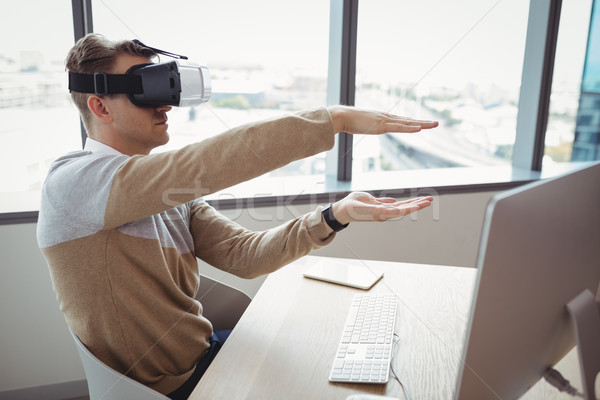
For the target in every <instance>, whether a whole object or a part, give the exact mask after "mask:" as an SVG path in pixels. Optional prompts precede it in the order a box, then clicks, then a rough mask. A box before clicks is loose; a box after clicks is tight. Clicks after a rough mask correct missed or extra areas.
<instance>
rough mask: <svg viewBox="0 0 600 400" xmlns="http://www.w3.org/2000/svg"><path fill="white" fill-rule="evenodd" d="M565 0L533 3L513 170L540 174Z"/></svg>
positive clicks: (533, 0)
mask: <svg viewBox="0 0 600 400" xmlns="http://www.w3.org/2000/svg"><path fill="white" fill-rule="evenodd" d="M561 6H562V0H550V1H548V0H531V3H530V6H529V19H528V23H527V39H526V44H525V57H524V59H523V74H522V78H521V91H520V94H519V111H518V115H517V135H516V139H515V146H514V153H513V166H515V167H520V168H526V169H531V170H533V171H540V170H541V169H542V160H543V157H544V146H545V139H546V128H547V125H548V110H549V106H550V94H551V92H552V77H553V73H554V59H555V55H556V43H557V39H558V27H559V23H560V12H561Z"/></svg>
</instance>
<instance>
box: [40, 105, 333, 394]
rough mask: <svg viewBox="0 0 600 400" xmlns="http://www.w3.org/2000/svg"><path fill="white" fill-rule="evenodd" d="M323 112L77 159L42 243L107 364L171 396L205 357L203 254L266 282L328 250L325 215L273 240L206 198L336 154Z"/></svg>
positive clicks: (62, 179) (275, 232)
mask: <svg viewBox="0 0 600 400" xmlns="http://www.w3.org/2000/svg"><path fill="white" fill-rule="evenodd" d="M334 136H335V135H334V131H333V124H332V120H331V116H330V115H329V113H328V111H327V110H326V109H324V108H321V109H315V110H310V111H306V112H302V113H297V114H294V115H290V116H286V117H280V118H274V119H271V120H268V121H263V122H259V123H251V124H247V125H244V126H241V127H238V128H235V129H232V130H229V131H227V132H225V133H223V134H220V135H218V136H215V137H212V138H210V139H207V140H204V141H202V142H200V143H196V144H192V145H189V146H186V147H184V148H182V149H180V150H178V151H174V152H168V153H161V154H155V155H148V156H141V155H140V156H133V157H128V156H125V155H114V154H113V155H111V154H95V153H94V154H92V153H90V152H89V151H78V152H74V153H70V154H68V155H66V156H64V157H62V158H60V159H58V160H56V161H55V162H54V163H53V165H52V167H51V170H50V172H49V174H48V177H47V179H46V182H45V183H44V188H43V191H42V203H41V207H40V213H39V221H38V243H39V245H40V248H41V249H42V252H43V254H44V256H45V257H46V259H47V261H48V264H49V267H50V272H51V276H52V281H53V285H54V289H55V291H56V296H57V299H58V302H59V305H60V308H61V310H62V311H63V312H64V314H65V318H66V320H67V323H68V325H69V326H70V327H71V328H72V329H73V330H74V331H75V333H76V334H77V335H78V336H79V338H80V339H81V340H82V341H83V343H85V345H86V346H87V347H88V348H89V349H90V351H92V353H94V354H95V355H96V356H97V357H98V358H100V359H101V360H102V361H103V362H105V363H106V364H107V365H109V366H111V367H112V368H114V369H116V370H117V371H120V372H121V373H126V374H127V375H128V376H131V377H132V378H134V379H136V380H138V381H140V382H142V383H144V384H145V385H147V386H149V387H151V388H153V389H155V390H157V391H159V392H162V393H164V394H166V393H169V392H171V391H173V390H174V389H176V388H177V387H179V386H180V385H181V384H183V382H185V380H186V379H187V378H188V377H189V376H190V375H191V373H192V371H193V369H194V367H195V364H196V363H197V361H198V360H199V359H200V358H201V357H202V356H203V355H204V353H205V352H206V350H207V349H208V346H209V344H208V338H209V337H210V336H211V334H212V325H211V323H210V321H208V320H207V319H205V318H204V317H203V316H202V304H200V303H199V302H198V301H197V300H195V299H194V296H195V294H196V291H197V289H198V286H199V274H198V266H197V262H196V257H198V258H200V259H202V260H204V261H206V262H208V263H210V264H211V265H213V266H215V267H217V268H220V269H222V270H224V271H227V272H230V273H233V274H235V275H238V276H241V277H245V278H251V277H255V276H258V275H262V274H266V273H269V272H272V271H275V270H276V269H278V268H280V267H282V266H283V265H285V264H287V263H289V262H291V261H293V260H294V259H297V258H299V257H301V256H303V255H305V254H307V253H309V252H310V251H311V250H313V249H316V248H318V247H320V246H323V245H325V244H327V243H329V242H330V241H331V240H332V239H333V236H334V234H332V233H331V230H330V229H329V228H328V227H327V226H326V224H325V223H324V222H323V221H322V218H321V214H320V212H319V211H320V207H319V208H317V210H315V211H313V212H311V213H308V214H306V215H304V216H302V217H299V218H296V219H294V220H292V221H290V222H288V223H286V224H284V225H282V226H279V227H277V228H274V229H270V230H267V231H265V232H252V231H249V230H247V229H245V228H243V227H241V226H239V225H238V224H236V223H234V222H232V221H230V220H229V219H227V218H224V217H223V216H221V215H220V214H219V213H217V212H216V211H215V210H214V209H213V208H212V207H210V206H209V205H208V204H206V203H205V202H204V201H202V200H198V198H200V197H201V196H204V195H207V194H209V193H214V192H216V191H219V190H221V189H224V188H227V187H229V186H232V185H235V184H237V183H239V182H243V181H246V180H248V179H251V178H254V177H256V176H259V175H261V174H264V173H266V172H268V171H271V170H273V169H275V168H278V167H281V166H283V165H285V164H288V163H289V162H291V161H294V160H297V159H301V158H304V157H307V156H310V155H313V154H317V153H319V152H322V151H325V150H327V149H330V148H332V147H333V144H334Z"/></svg>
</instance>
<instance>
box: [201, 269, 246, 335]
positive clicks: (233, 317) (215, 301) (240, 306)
mask: <svg viewBox="0 0 600 400" xmlns="http://www.w3.org/2000/svg"><path fill="white" fill-rule="evenodd" d="M196 300H198V301H199V302H200V303H202V307H203V309H204V310H203V312H202V315H204V316H205V317H206V319H208V320H209V321H210V322H211V323H212V325H213V329H214V330H221V329H233V327H234V326H235V324H237V322H238V320H239V319H240V317H241V316H242V314H243V313H244V311H246V308H247V307H248V305H249V304H250V301H251V300H252V299H251V298H250V297H249V296H248V295H247V294H246V293H244V292H242V291H240V290H238V289H236V288H234V287H231V286H228V285H226V284H224V283H222V282H218V281H215V280H214V279H211V278H209V277H207V276H204V275H202V276H201V277H200V287H199V288H198V293H197V294H196Z"/></svg>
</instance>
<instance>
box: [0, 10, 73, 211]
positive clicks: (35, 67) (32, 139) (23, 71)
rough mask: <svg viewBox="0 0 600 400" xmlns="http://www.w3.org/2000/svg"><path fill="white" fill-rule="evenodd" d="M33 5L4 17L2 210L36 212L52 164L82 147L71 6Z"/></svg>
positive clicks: (0, 52)
mask: <svg viewBox="0 0 600 400" xmlns="http://www.w3.org/2000/svg"><path fill="white" fill-rule="evenodd" d="M31 7H32V5H31V3H29V2H16V3H14V4H11V5H10V8H11V11H10V12H3V13H2V16H0V36H1V37H3V38H4V39H3V42H2V47H1V48H0V120H1V121H2V127H1V128H0V133H1V138H2V146H0V170H1V171H2V175H1V176H2V179H1V184H0V212H16V211H29V210H37V207H38V199H39V190H40V188H41V185H42V182H43V180H44V178H45V176H46V174H47V171H48V166H49V165H50V163H51V162H52V161H53V160H54V159H56V158H57V157H59V156H61V155H63V154H65V153H66V152H68V151H73V150H77V149H78V148H81V138H80V136H79V134H78V132H79V129H80V128H79V117H78V115H79V114H78V112H77V110H76V109H75V107H74V106H73V105H72V104H71V100H70V97H69V93H68V90H67V81H66V76H65V73H64V70H65V67H64V58H65V56H66V54H67V52H68V50H69V48H70V47H71V46H72V45H73V22H72V16H71V15H72V14H71V8H70V4H69V3H68V2H45V1H38V2H35V7H36V10H35V12H32V10H31ZM48 32H52V34H51V35H49V34H46V33H48Z"/></svg>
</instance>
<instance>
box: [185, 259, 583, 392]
mask: <svg viewBox="0 0 600 400" xmlns="http://www.w3.org/2000/svg"><path fill="white" fill-rule="evenodd" d="M321 259H322V258H320V257H304V258H302V259H300V260H298V261H296V262H294V263H292V264H290V265H288V266H286V267H284V268H283V269H281V270H279V271H277V272H275V273H273V274H271V275H270V276H269V277H268V278H267V280H266V281H265V283H264V285H263V286H262V287H261V289H260V290H259V292H258V293H257V295H256V297H255V298H254V300H253V301H252V303H251V304H250V306H249V307H248V309H247V310H246V313H245V314H244V315H243V316H242V318H241V320H240V321H239V323H238V325H237V326H236V328H235V329H234V330H233V332H232V334H231V336H230V337H229V339H228V340H227V342H226V344H225V345H224V346H223V348H222V349H221V352H220V353H219V355H218V356H217V358H216V359H215V361H214V362H213V364H212V365H211V367H210V368H209V369H208V371H207V373H206V374H205V375H204V377H203V378H202V379H201V380H200V382H199V384H198V386H197V387H196V389H195V390H194V392H193V393H192V395H191V397H190V399H196V400H200V399H302V400H306V399H345V398H346V397H347V396H349V395H351V394H354V393H358V392H363V393H373V394H385V395H388V396H395V397H398V398H400V399H403V398H404V395H403V393H402V388H401V387H400V385H399V384H398V382H396V381H395V380H394V379H392V378H391V377H390V381H389V382H388V383H387V384H385V385H369V384H340V383H335V384H334V383H330V382H329V381H328V377H329V372H330V369H331V366H332V364H333V361H334V357H335V354H336V350H337V345H338V342H339V339H340V337H341V333H342V329H343V326H344V322H345V320H346V315H347V312H348V310H349V307H350V302H351V300H352V297H353V295H354V294H355V293H361V292H363V291H362V290H359V289H352V288H348V287H344V286H339V285H334V284H330V283H326V282H320V281H315V280H311V279H306V278H304V277H303V276H302V272H303V271H304V269H305V268H307V266H309V265H311V264H312V263H314V262H316V261H319V260H321ZM344 261H347V262H350V263H356V264H359V265H364V264H365V263H366V264H367V265H368V266H369V267H372V268H374V269H379V270H382V271H384V272H385V275H384V277H383V279H382V280H381V281H379V282H378V283H377V284H376V285H375V286H374V287H373V288H372V289H371V291H373V292H393V293H395V294H397V295H398V299H399V302H398V313H397V314H398V316H397V318H398V319H397V323H396V332H397V333H398V335H399V336H400V340H399V342H398V344H397V345H396V348H395V356H394V359H393V361H392V366H393V368H394V370H395V372H396V373H397V375H398V377H399V378H400V380H401V382H402V383H403V384H404V386H405V388H406V390H407V391H408V394H409V396H410V398H411V399H413V400H416V399H427V400H432V399H444V400H446V399H447V400H449V399H452V396H453V393H454V388H455V386H456V381H457V376H458V373H459V367H460V359H461V357H462V347H463V343H464V335H465V331H466V326H467V322H468V314H469V311H470V305H471V298H472V293H473V288H474V284H475V279H476V270H475V269H473V268H461V267H445V266H433V265H421V264H405V263H390V262H377V261H361V260H344ZM568 357H571V359H572V360H571V361H570V362H571V364H575V365H576V364H577V358H576V354H575V353H574V352H572V354H570V355H569V356H567V358H568ZM564 361H565V360H563V362H564ZM561 363H562V362H561ZM561 371H562V372H563V374H564V375H565V376H566V377H567V378H568V379H570V380H571V383H573V384H578V385H579V387H581V383H580V380H579V377H578V376H577V373H578V372H574V373H573V374H568V373H565V371H564V369H562V368H561ZM576 371H577V370H576ZM562 398H564V399H570V398H571V397H569V396H562V397H561V394H559V393H558V392H557V391H556V390H555V389H553V388H551V387H550V386H549V385H548V384H547V383H546V382H543V381H540V382H538V384H537V385H536V386H535V387H534V388H533V389H532V390H531V391H530V392H528V393H527V395H526V396H524V399H540V400H541V399H562Z"/></svg>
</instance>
